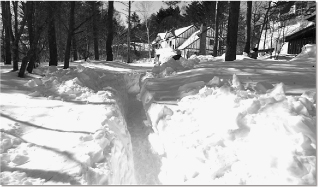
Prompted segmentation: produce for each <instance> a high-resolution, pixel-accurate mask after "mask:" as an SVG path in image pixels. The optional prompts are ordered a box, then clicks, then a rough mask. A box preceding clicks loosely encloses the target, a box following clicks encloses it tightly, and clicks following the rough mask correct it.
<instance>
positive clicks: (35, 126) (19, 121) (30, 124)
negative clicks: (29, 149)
mask: <svg viewBox="0 0 318 187" xmlns="http://www.w3.org/2000/svg"><path fill="white" fill-rule="evenodd" d="M0 116H2V117H4V118H7V119H9V120H12V121H15V122H18V123H20V124H22V125H25V126H30V127H34V128H38V129H43V130H50V131H57V132H66V133H81V134H91V133H94V132H86V131H65V130H60V129H52V128H47V127H42V126H39V125H35V124H32V123H30V122H27V121H21V120H18V119H14V118H12V117H10V116H8V115H6V114H3V113H0Z"/></svg>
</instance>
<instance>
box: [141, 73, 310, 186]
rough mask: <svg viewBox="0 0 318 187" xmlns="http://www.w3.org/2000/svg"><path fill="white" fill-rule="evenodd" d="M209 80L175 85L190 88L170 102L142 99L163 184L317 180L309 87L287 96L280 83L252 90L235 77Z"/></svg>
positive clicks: (277, 182) (251, 183)
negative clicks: (201, 83) (222, 81)
mask: <svg viewBox="0 0 318 187" xmlns="http://www.w3.org/2000/svg"><path fill="white" fill-rule="evenodd" d="M216 80H219V79H218V78H217V77H215V78H214V81H210V85H209V86H204V87H203V88H202V87H191V88H188V86H183V87H182V88H181V87H180V89H181V90H179V91H182V90H185V91H189V89H192V90H193V89H194V90H197V91H195V92H193V93H197V94H193V95H190V96H189V95H188V96H185V97H183V98H182V99H181V100H180V101H179V102H177V105H169V104H166V105H165V104H157V103H148V105H151V106H150V107H149V108H148V110H147V112H148V114H149V116H150V118H151V122H152V123H151V125H152V127H153V129H154V133H152V134H150V135H149V141H150V142H151V144H152V147H153V150H154V151H155V152H156V153H158V154H159V155H162V157H163V158H162V167H161V172H160V174H159V179H160V181H161V182H162V184H169V185H170V184H179V185H180V184H184V185H188V184H192V185H196V184H201V185H211V184H212V185H221V184H222V185H223V184H225V185H240V184H246V185H260V184H261V185H292V184H298V185H313V184H316V177H315V176H316V166H315V163H316V133H315V132H316V101H315V99H314V97H315V94H314V93H309V92H306V93H304V94H303V95H302V96H286V95H285V91H286V88H285V86H284V84H283V83H280V84H277V85H275V86H271V87H270V86H269V85H268V84H269V83H259V84H258V85H259V86H258V87H257V88H255V89H256V90H257V89H258V91H259V92H258V93H256V92H254V91H250V90H245V89H244V88H242V87H240V86H239V85H240V84H239V82H240V81H239V80H238V78H237V77H236V76H234V80H232V81H225V82H231V84H230V85H229V84H223V85H222V84H219V82H218V81H216ZM213 82H214V84H213ZM145 95H146V94H145ZM165 111H169V112H165Z"/></svg>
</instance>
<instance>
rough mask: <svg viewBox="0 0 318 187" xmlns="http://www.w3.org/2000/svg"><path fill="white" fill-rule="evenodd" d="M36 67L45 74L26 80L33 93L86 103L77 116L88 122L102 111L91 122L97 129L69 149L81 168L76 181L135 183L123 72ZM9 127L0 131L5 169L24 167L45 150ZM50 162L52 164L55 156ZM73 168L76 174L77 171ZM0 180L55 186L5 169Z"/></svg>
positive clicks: (50, 98)
mask: <svg viewBox="0 0 318 187" xmlns="http://www.w3.org/2000/svg"><path fill="white" fill-rule="evenodd" d="M37 71H38V73H40V74H45V77H43V78H42V79H39V80H35V79H33V80H30V81H29V82H28V83H27V84H25V86H29V87H31V88H33V89H34V92H33V93H31V94H30V96H33V97H46V98H47V99H48V100H63V101H71V102H80V103H83V104H85V106H86V110H85V107H84V109H83V110H84V113H83V115H82V116H79V117H78V118H81V120H84V121H87V122H88V123H89V122H90V121H92V120H91V119H90V118H91V117H94V115H92V112H94V113H99V112H101V113H103V114H104V117H102V118H103V121H101V123H99V124H90V126H94V127H97V129H98V130H96V132H95V133H92V134H89V135H83V136H81V138H80V140H78V144H77V145H75V146H74V147H73V148H72V149H70V150H68V151H69V152H70V154H71V155H74V158H76V159H77V160H79V161H80V162H81V169H79V170H76V172H75V173H76V175H79V179H78V180H77V182H78V183H80V184H83V185H105V184H135V183H136V181H135V176H134V163H133V153H132V144H131V139H130V134H129V132H128V129H127V124H126V121H125V113H126V108H127V107H125V106H126V102H127V88H126V85H125V80H124V77H123V75H121V74H107V73H103V71H95V70H93V69H90V68H86V67H84V66H81V65H78V66H77V67H76V68H71V69H67V70H64V69H59V68H56V67H41V68H39V69H38V70H37ZM106 103H112V104H111V105H109V104H107V105H106ZM74 110H76V109H74ZM75 121H76V120H75ZM78 123H80V122H78ZM74 125H75V124H74ZM87 125H88V124H87ZM92 128H93V127H92ZM10 129H12V128H8V129H4V128H2V131H4V132H6V133H4V132H2V133H1V165H2V167H13V168H15V167H20V166H23V165H24V164H26V163H27V162H28V161H29V160H30V159H32V158H36V156H37V155H42V154H43V153H42V152H43V151H42V150H41V149H40V148H38V147H35V146H34V145H32V144H28V143H24V142H23V143H21V140H19V139H17V138H14V136H9V135H7V133H8V132H9V130H10ZM10 132H11V131H10ZM69 138H72V136H70V137H69ZM67 141H71V142H73V141H76V140H71V139H68V140H67ZM41 151H42V152H41ZM35 153H39V154H35ZM40 153H41V154H40ZM46 154H49V153H46ZM49 162H51V163H52V164H53V165H54V163H55V159H52V160H50V161H49ZM69 172H71V173H68V174H69V175H74V173H72V172H74V171H69ZM77 177H78V176H77ZM1 179H2V182H1V184H4V185H5V184H16V185H21V184H29V185H31V184H51V183H49V182H48V183H46V182H45V181H43V180H42V179H41V180H40V179H36V178H30V177H27V176H26V174H25V173H24V172H13V173H11V174H10V173H8V172H1ZM54 184H56V183H54ZM63 184H72V183H63ZM75 184H76V183H75Z"/></svg>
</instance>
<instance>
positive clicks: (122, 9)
mask: <svg viewBox="0 0 318 187" xmlns="http://www.w3.org/2000/svg"><path fill="white" fill-rule="evenodd" d="M124 2H125V3H128V1H124ZM139 2H141V1H134V2H133V3H132V4H131V11H132V12H134V11H137V7H136V5H137V4H138V3H139ZM151 2H153V5H152V9H151V10H150V15H151V14H153V13H156V12H158V11H159V9H160V8H161V7H162V8H167V7H168V6H167V5H165V4H164V3H163V2H162V1H151ZM188 3H190V1H182V2H181V3H180V4H179V7H180V8H181V7H182V6H183V5H186V4H188ZM114 8H115V9H116V10H117V11H119V12H121V19H122V21H123V22H125V21H124V20H126V16H125V15H124V14H127V11H128V7H127V6H125V5H123V4H122V3H120V2H119V1H115V2H114ZM136 13H137V14H138V15H139V16H140V18H141V15H140V13H138V12H136Z"/></svg>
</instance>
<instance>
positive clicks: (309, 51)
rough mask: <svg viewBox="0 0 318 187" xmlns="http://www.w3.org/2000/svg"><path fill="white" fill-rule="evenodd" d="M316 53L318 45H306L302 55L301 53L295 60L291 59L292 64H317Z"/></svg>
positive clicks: (302, 49)
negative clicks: (299, 62)
mask: <svg viewBox="0 0 318 187" xmlns="http://www.w3.org/2000/svg"><path fill="white" fill-rule="evenodd" d="M316 53H317V47H316V44H306V45H304V46H303V47H302V48H301V53H299V54H298V55H297V56H296V57H295V58H293V59H291V60H290V62H291V63H294V62H297V61H301V63H304V62H309V63H316Z"/></svg>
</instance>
